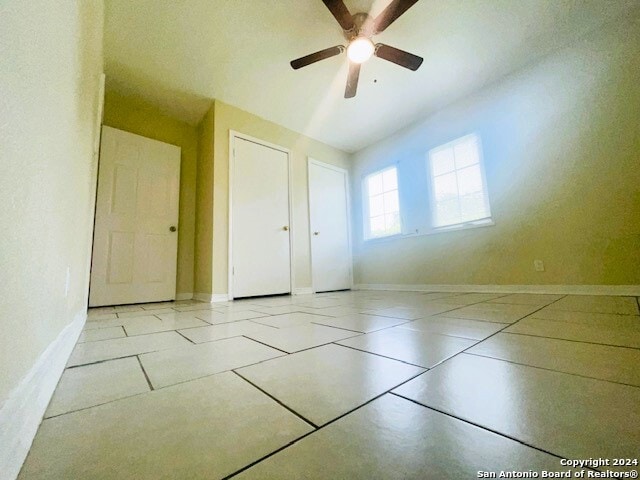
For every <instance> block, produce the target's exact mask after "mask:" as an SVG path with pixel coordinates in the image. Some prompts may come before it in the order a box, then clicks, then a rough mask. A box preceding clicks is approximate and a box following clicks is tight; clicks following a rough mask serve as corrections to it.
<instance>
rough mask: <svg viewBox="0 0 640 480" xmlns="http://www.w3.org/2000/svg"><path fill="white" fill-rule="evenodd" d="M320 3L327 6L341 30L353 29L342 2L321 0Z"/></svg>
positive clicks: (347, 11)
mask: <svg viewBox="0 0 640 480" xmlns="http://www.w3.org/2000/svg"><path fill="white" fill-rule="evenodd" d="M322 3H324V4H325V5H326V6H327V8H328V9H329V11H330V12H331V15H333V16H334V18H335V19H336V20H337V21H338V23H339V24H340V26H341V27H342V29H343V30H351V29H352V28H353V27H354V24H353V18H352V17H351V14H350V13H349V9H348V8H347V6H346V5H345V4H344V2H343V1H342V0H322Z"/></svg>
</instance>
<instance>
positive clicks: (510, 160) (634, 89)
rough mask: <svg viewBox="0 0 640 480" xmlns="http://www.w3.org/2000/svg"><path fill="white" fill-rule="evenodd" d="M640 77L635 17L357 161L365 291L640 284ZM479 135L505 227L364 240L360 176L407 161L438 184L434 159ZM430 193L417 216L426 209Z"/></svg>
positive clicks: (414, 193) (416, 192)
mask: <svg viewBox="0 0 640 480" xmlns="http://www.w3.org/2000/svg"><path fill="white" fill-rule="evenodd" d="M639 72H640V21H639V20H638V18H635V19H627V21H626V22H624V23H616V24H615V25H612V26H610V27H609V28H607V29H605V30H604V31H599V32H598V33H597V34H594V35H593V36H591V37H589V38H587V39H584V40H583V41H580V42H578V43H577V44H575V45H573V46H571V47H569V48H566V49H563V50H561V51H558V52H556V53H554V54H553V55H551V56H549V57H548V58H546V59H544V60H543V61H541V62H539V63H537V64H536V65H535V66H531V67H529V68H526V69H524V70H522V71H520V72H518V73H516V74H514V75H511V76H509V77H507V78H505V79H504V80H503V81H501V82H499V83H497V84H494V85H492V86H490V87H488V88H486V89H485V90H483V91H482V92H480V93H478V94H476V95H473V96H472V97H470V98H467V99H465V100H463V101H461V102H458V103H456V104H454V105H452V106H450V107H449V108H446V109H444V110H442V111H440V112H438V113H437V114H435V115H432V116H430V117H428V118H426V119H424V120H423V121H421V122H418V123H417V124H415V125H414V126H412V127H410V128H407V129H405V130H403V131H401V132H399V133H397V134H396V135H394V136H392V137H390V138H388V139H386V140H383V141H381V142H379V143H378V144H376V145H374V146H372V147H369V148H367V149H365V150H363V151H361V152H358V153H357V154H356V155H355V164H354V175H353V177H352V182H353V192H354V194H353V198H354V206H355V208H354V226H355V228H354V232H355V233H356V235H355V237H356V241H355V280H356V283H365V284H482V285H484V284H490V285H491V284H506V285H515V284H569V285H572V284H585V285H594V284H595V285H598V284H607V285H615V284H621V285H638V284H640V268H638V265H640V81H639V79H638V73H639ZM470 132H478V133H480V135H481V137H482V141H483V148H484V157H485V167H486V175H487V183H488V189H489V195H490V200H491V210H492V213H493V219H494V221H495V226H492V227H486V228H477V229H473V230H466V231H457V232H449V233H439V234H435V235H424V236H414V237H407V238H400V239H396V240H386V241H372V242H363V238H362V217H361V215H362V213H361V210H362V209H361V207H362V205H361V204H362V200H361V195H362V193H361V189H360V182H361V178H362V175H364V174H366V173H367V172H370V171H372V170H374V169H376V168H378V167H382V166H385V165H388V164H390V163H392V162H400V164H399V165H400V166H399V168H400V170H402V169H407V168H409V169H413V172H415V175H414V178H417V177H419V176H424V179H425V181H426V169H425V164H424V162H425V153H426V152H427V151H428V150H429V149H431V148H433V147H435V146H437V145H440V144H443V143H446V142H448V141H450V140H452V139H455V138H457V137H459V136H462V135H465V134H467V133H470ZM401 175H402V172H401ZM405 176H406V175H405ZM409 183H411V182H409ZM420 184H421V182H420V180H419V178H417V180H415V182H413V184H412V185H409V187H408V189H409V191H408V192H405V196H406V197H408V198H409V200H408V201H405V204H404V206H405V207H407V206H409V207H415V206H416V205H420V204H421V203H422V202H425V199H426V195H427V193H426V191H425V190H424V189H421V188H419V186H420ZM422 184H424V182H423V183H422ZM406 186H407V183H406V182H405V187H406ZM401 188H403V187H402V185H401ZM534 259H541V260H543V261H544V262H545V267H546V271H544V272H536V271H534V269H533V261H534Z"/></svg>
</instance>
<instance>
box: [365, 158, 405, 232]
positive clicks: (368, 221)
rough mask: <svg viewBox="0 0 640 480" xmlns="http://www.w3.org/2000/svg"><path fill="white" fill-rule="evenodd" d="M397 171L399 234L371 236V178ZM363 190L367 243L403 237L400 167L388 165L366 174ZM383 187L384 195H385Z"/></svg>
mask: <svg viewBox="0 0 640 480" xmlns="http://www.w3.org/2000/svg"><path fill="white" fill-rule="evenodd" d="M391 169H395V171H396V181H397V185H398V187H397V189H396V191H397V192H398V221H399V222H400V230H399V231H398V232H397V233H389V234H386V235H377V236H373V235H371V217H370V214H369V178H370V177H372V176H374V175H381V174H383V173H384V172H386V171H388V170H391ZM360 185H361V189H362V213H363V215H362V234H363V239H364V241H365V242H369V241H377V240H387V239H390V238H396V237H401V236H402V223H403V222H402V213H401V212H402V205H401V203H400V178H399V175H398V165H397V164H393V165H387V166H386V167H382V168H378V169H376V170H373V171H370V172H369V173H366V174H364V175H363V176H362V177H361V182H360ZM384 193H385V192H384V187H383V194H384Z"/></svg>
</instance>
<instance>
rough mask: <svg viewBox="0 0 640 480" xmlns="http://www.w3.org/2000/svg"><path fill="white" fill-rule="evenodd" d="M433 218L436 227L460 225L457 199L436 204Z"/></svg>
mask: <svg viewBox="0 0 640 480" xmlns="http://www.w3.org/2000/svg"><path fill="white" fill-rule="evenodd" d="M435 217H436V218H435V220H436V221H435V223H436V225H435V226H436V227H442V226H444V225H454V224H456V223H460V210H459V205H458V198H457V197H456V198H453V199H449V200H445V201H442V202H437V203H436V211H435Z"/></svg>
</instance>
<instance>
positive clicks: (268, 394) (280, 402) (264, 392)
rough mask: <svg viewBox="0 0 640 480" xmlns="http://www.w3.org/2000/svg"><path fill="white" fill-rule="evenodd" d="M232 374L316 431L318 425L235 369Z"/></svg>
mask: <svg viewBox="0 0 640 480" xmlns="http://www.w3.org/2000/svg"><path fill="white" fill-rule="evenodd" d="M239 368H244V367H239ZM231 371H232V372H233V373H235V374H236V375H237V376H239V377H240V378H241V379H243V380H244V381H245V382H247V383H248V384H249V385H251V386H253V387H255V388H256V389H258V390H260V391H261V392H262V393H263V394H265V395H266V396H267V397H269V398H270V399H272V400H273V401H275V402H276V403H277V404H278V405H280V406H282V407H284V408H286V409H287V410H288V411H289V412H291V413H293V414H294V415H295V416H296V417H298V418H299V419H300V420H303V421H304V422H305V423H307V424H309V425H310V426H311V427H313V428H314V430H317V429H318V425H316V424H315V423H313V422H312V421H311V420H309V419H307V418H306V417H304V416H303V415H302V414H300V413H298V412H296V411H295V410H294V409H292V408H291V407H289V406H288V405H286V404H285V403H283V402H282V401H280V400H279V399H277V398H276V397H275V396H273V395H272V394H270V393H269V392H267V391H266V390H264V389H262V388H260V387H259V386H258V385H256V384H255V383H253V382H252V381H251V380H249V379H248V378H246V377H244V376H242V375H241V374H240V373H238V371H237V369H232V370H231Z"/></svg>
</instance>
